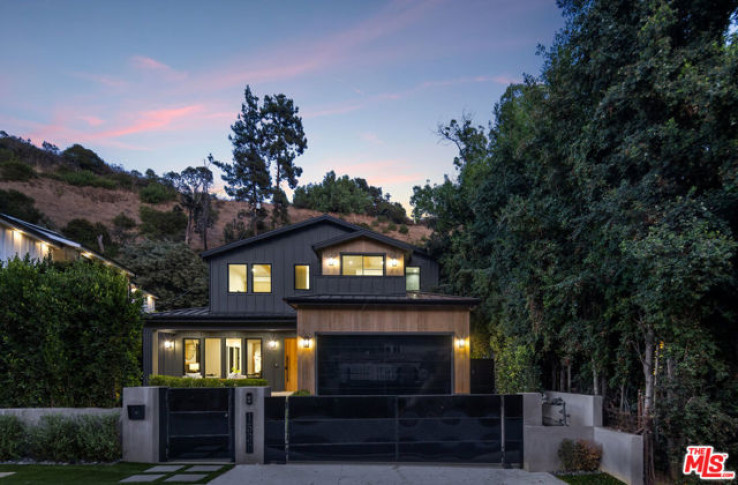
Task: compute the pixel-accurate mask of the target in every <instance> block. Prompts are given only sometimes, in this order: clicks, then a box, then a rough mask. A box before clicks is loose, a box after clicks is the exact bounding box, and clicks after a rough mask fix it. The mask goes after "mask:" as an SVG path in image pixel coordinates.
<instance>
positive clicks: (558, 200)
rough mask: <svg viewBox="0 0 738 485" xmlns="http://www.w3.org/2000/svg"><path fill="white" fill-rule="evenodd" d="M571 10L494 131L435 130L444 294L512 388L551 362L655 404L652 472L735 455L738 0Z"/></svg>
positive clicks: (596, 385) (425, 204) (564, 378)
mask: <svg viewBox="0 0 738 485" xmlns="http://www.w3.org/2000/svg"><path fill="white" fill-rule="evenodd" d="M560 5H561V7H562V10H563V13H564V16H565V19H566V26H565V28H564V29H563V30H562V31H561V32H559V33H558V35H557V37H556V40H555V42H554V45H553V46H552V47H551V48H550V49H548V50H542V51H541V53H542V55H543V58H544V60H545V64H544V68H543V72H542V75H541V77H540V78H539V79H533V78H529V79H527V80H526V83H524V84H523V85H519V86H511V87H510V88H509V89H508V90H507V92H506V93H505V95H504V96H503V97H502V99H501V100H500V102H499V103H498V105H497V107H496V109H495V120H494V123H493V124H492V126H491V127H490V128H489V129H485V128H484V127H479V126H474V125H473V124H472V123H471V122H468V120H462V122H452V123H450V124H449V125H448V126H447V127H445V128H444V129H442V130H441V134H442V136H443V137H444V138H446V139H449V140H450V141H452V142H454V143H456V144H457V146H458V148H459V156H458V157H457V158H456V160H455V161H454V163H455V166H456V168H457V174H456V176H455V177H449V178H447V180H446V181H445V182H444V183H443V184H440V185H435V186H432V185H430V184H427V185H426V186H424V187H416V189H415V194H414V197H413V203H414V204H415V211H416V214H421V213H424V214H426V215H427V216H429V217H430V220H431V222H432V223H433V224H435V227H436V234H435V236H434V238H433V240H432V241H431V245H430V247H431V250H433V251H435V252H436V253H437V254H438V255H439V256H440V258H441V260H442V263H443V268H442V269H443V275H444V279H445V282H446V288H447V289H448V290H450V291H460V292H466V293H471V294H474V295H477V296H479V297H480V298H482V299H483V303H482V305H480V309H479V310H478V311H477V313H476V315H475V319H476V320H477V321H481V322H484V323H485V324H486V325H487V326H488V330H489V333H490V335H491V345H492V347H493V349H494V350H495V354H496V358H497V364H498V365H497V370H498V371H499V373H498V380H499V379H501V380H502V381H501V382H503V383H504V385H505V386H506V389H515V388H517V389H520V390H522V389H526V388H530V387H531V386H535V385H536V381H537V379H536V378H535V373H536V370H538V371H542V372H540V373H539V379H540V382H541V384H542V385H543V386H545V387H547V388H554V389H560V390H578V391H583V392H593V393H596V394H602V395H603V396H605V402H606V405H607V407H608V408H611V409H612V408H614V409H619V410H620V411H621V413H623V414H628V413H629V412H631V411H634V410H635V409H637V408H638V407H637V405H636V403H637V402H638V400H639V396H642V397H641V398H640V399H641V402H640V404H641V406H640V407H639V409H641V410H642V416H641V422H642V423H645V428H644V431H645V434H646V442H647V443H648V444H649V447H648V448H649V454H648V458H649V460H651V459H653V460H655V461H656V462H657V463H659V462H660V463H662V464H665V463H666V462H667V460H669V459H670V460H677V459H679V458H680V457H681V456H683V454H684V445H685V444H686V443H690V442H710V443H711V444H715V446H719V447H721V448H722V449H726V450H729V451H731V452H735V451H738V449H737V445H736V442H737V441H738V440H737V439H736V434H735V429H736V422H737V420H736V418H737V417H738V407H736V405H735V402H736V401H737V398H738V392H736V390H737V388H738V381H737V380H736V379H735V375H737V374H736V370H738V361H737V359H736V352H735V349H736V346H737V345H738V332H737V331H736V324H735V321H736V320H735V319H736V315H738V292H737V291H736V286H735V283H736V276H737V274H736V266H735V264H734V262H735V257H736V234H737V233H736V231H738V217H737V216H736V214H738V191H736V187H737V185H736V173H738V165H737V163H738V159H737V158H736V156H735V147H736V146H738V123H736V120H735V118H736V116H737V115H736V110H735V106H738V63H737V62H738V56H737V54H738V42H736V40H737V39H736V37H735V35H731V34H729V33H728V27H729V24H730V19H731V15H733V14H734V13H735V11H736V8H737V7H738V4H737V3H736V2H732V1H731V2H726V1H721V2H710V3H704V4H702V3H697V4H695V3H693V2H680V1H674V2H666V1H655V0H653V1H646V2H632V1H610V2H597V1H596V2H580V1H562V2H560ZM527 349H532V350H533V351H532V352H529V351H528V350H527ZM526 360H527V362H526ZM511 366H514V367H511ZM525 367H527V368H529V369H530V370H531V371H532V372H520V371H519V369H521V368H525ZM508 368H509V369H508ZM508 370H512V371H514V372H512V371H511V372H507V371H508ZM516 376H519V377H520V378H519V379H518V381H517V382H510V380H511V379H512V378H515V377H516ZM681 410H684V412H681ZM711 416H712V417H713V419H711V418H710V417H711ZM726 427H727V429H730V430H731V431H724V430H725V429H726ZM721 430H723V431H721ZM648 478H652V475H649V477H648Z"/></svg>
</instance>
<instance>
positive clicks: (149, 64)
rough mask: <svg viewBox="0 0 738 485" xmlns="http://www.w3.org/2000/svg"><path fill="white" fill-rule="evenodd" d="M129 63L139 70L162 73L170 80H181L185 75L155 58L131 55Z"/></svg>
mask: <svg viewBox="0 0 738 485" xmlns="http://www.w3.org/2000/svg"><path fill="white" fill-rule="evenodd" d="M131 65H132V66H133V67H134V68H136V69H138V70H141V71H144V72H146V71H148V72H153V73H157V74H159V75H162V76H164V77H166V78H167V79H170V80H181V79H184V78H186V77H187V73H185V72H181V71H177V70H176V69H173V68H172V67H171V66H168V65H166V64H164V63H163V62H159V61H157V60H156V59H152V58H151V57H146V56H133V57H132V58H131Z"/></svg>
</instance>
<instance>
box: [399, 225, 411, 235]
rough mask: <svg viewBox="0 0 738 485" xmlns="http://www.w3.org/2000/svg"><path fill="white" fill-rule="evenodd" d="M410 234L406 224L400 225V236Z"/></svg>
mask: <svg viewBox="0 0 738 485" xmlns="http://www.w3.org/2000/svg"><path fill="white" fill-rule="evenodd" d="M408 232H410V229H408V227H407V225H406V224H400V234H407V233H408Z"/></svg>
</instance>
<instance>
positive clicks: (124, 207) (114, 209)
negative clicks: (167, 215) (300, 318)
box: [0, 177, 431, 250]
mask: <svg viewBox="0 0 738 485" xmlns="http://www.w3.org/2000/svg"><path fill="white" fill-rule="evenodd" d="M0 189H3V190H9V189H13V190H17V191H19V192H22V193H23V194H25V195H27V196H29V197H32V198H33V199H34V200H35V207H36V208H37V209H39V210H40V211H41V212H43V213H44V214H45V215H46V216H47V217H48V218H49V219H50V220H51V222H52V223H53V224H54V226H55V228H56V229H59V228H62V227H64V226H65V225H66V224H67V223H68V222H69V221H71V220H72V219H77V218H83V219H87V220H89V221H91V222H93V223H95V222H101V223H103V224H105V226H107V227H108V228H111V227H112V226H113V223H112V221H113V218H114V217H115V216H117V215H118V214H120V213H121V212H122V213H124V214H126V215H127V216H129V217H131V218H133V219H135V220H136V221H137V223H140V218H139V208H140V206H141V205H143V203H142V202H141V201H140V200H139V196H138V194H137V193H136V192H133V191H127V190H121V189H118V190H110V189H103V188H97V187H77V186H72V185H69V184H67V183H65V182H62V181H59V180H54V179H49V178H45V177H41V178H36V179H31V180H29V181H28V182H17V181H0ZM146 205H149V206H151V207H153V208H155V209H157V210H171V208H172V207H174V205H175V203H174V202H168V203H164V204H157V205H151V204H146ZM216 207H217V209H218V212H219V217H218V221H217V223H216V224H215V227H214V228H213V229H212V230H211V232H210V235H209V237H208V245H209V247H210V248H213V247H217V246H220V245H222V244H223V227H224V226H225V224H226V223H228V222H229V221H232V220H233V219H234V218H235V217H236V215H237V214H238V212H239V211H240V210H241V209H244V208H245V206H244V204H243V203H240V202H234V201H228V200H220V201H218V202H217V203H216ZM319 215H321V213H320V212H317V211H313V210H308V209H295V208H294V207H290V218H291V220H292V222H300V221H303V220H305V219H309V218H311V217H315V216H319ZM331 215H333V216H335V217H341V218H342V219H344V220H346V221H348V222H351V223H354V224H362V223H363V224H367V225H369V226H370V227H371V228H372V229H373V230H375V231H378V232H384V233H385V234H386V235H387V236H390V237H393V238H396V239H399V240H402V241H406V242H409V243H412V244H417V245H422V244H423V242H422V240H423V238H424V237H430V233H431V230H430V229H428V228H427V227H425V226H422V225H412V224H408V233H407V234H401V233H400V232H399V231H396V230H395V231H389V230H388V225H389V224H388V223H386V222H385V223H378V222H377V221H376V219H375V218H374V217H370V216H365V215H359V214H350V215H341V214H331ZM191 246H192V248H193V249H197V250H199V249H202V247H201V243H200V240H199V236H197V235H195V237H194V238H193V240H192V242H191Z"/></svg>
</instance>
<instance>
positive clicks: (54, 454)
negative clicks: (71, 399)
mask: <svg viewBox="0 0 738 485" xmlns="http://www.w3.org/2000/svg"><path fill="white" fill-rule="evenodd" d="M118 420H119V416H118V415H117V414H110V415H104V416H63V415H60V414H52V415H48V416H43V417H42V418H41V420H40V421H39V424H38V425H37V426H25V425H24V424H23V422H22V421H21V420H20V419H18V418H17V417H16V416H0V461H9V460H18V459H20V458H27V457H30V458H33V459H34V460H37V461H53V462H61V463H80V462H111V461H117V460H120V459H121V457H122V455H123V452H122V448H121V438H120V431H119V428H118Z"/></svg>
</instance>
